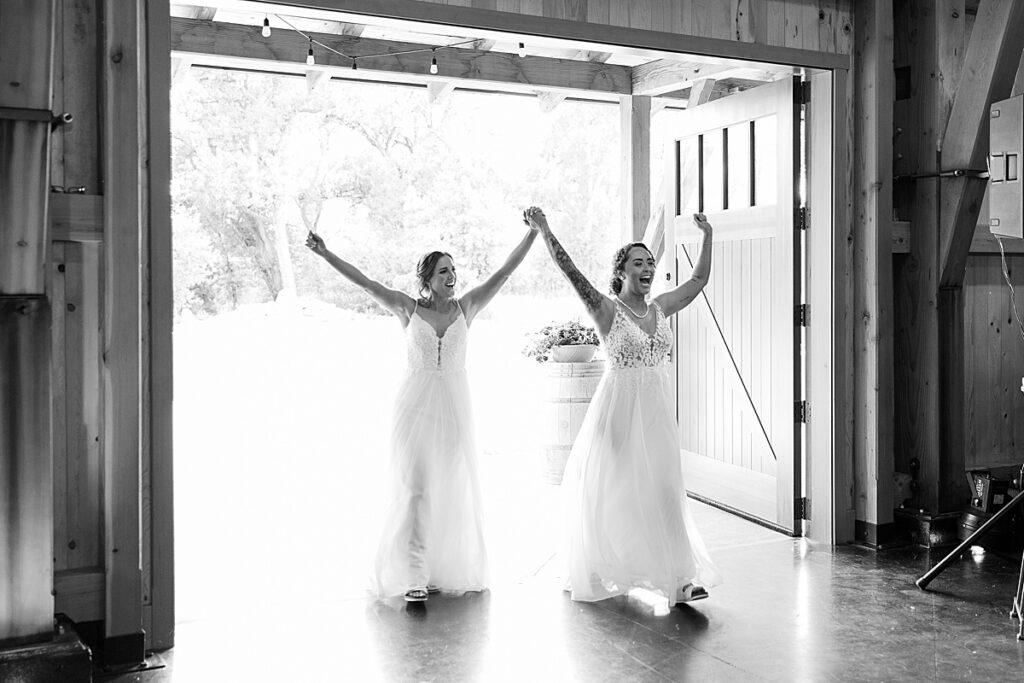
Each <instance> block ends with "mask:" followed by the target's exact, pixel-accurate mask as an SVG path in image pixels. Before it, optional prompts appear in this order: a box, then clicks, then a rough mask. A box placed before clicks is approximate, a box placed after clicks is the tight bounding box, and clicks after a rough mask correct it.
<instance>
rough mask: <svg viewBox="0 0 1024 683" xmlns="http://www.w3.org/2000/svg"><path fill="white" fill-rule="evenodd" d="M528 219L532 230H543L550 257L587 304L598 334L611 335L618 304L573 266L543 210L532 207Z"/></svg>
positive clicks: (585, 304) (542, 233)
mask: <svg viewBox="0 0 1024 683" xmlns="http://www.w3.org/2000/svg"><path fill="white" fill-rule="evenodd" d="M525 218H526V220H527V222H528V223H529V224H530V225H531V226H536V227H537V229H538V230H540V234H541V236H542V237H543V238H544V243H545V244H546V245H547V247H548V253H549V254H551V258H552V259H553V260H554V262H555V265H557V266H558V269H559V270H561V271H562V275H564V276H565V279H566V280H568V281H569V284H571V285H572V287H573V289H575V290H576V295H577V296H578V297H579V298H580V301H582V302H583V305H584V306H585V307H586V309H587V313H589V314H590V317H591V318H593V320H594V323H595V324H596V325H597V331H598V332H600V333H601V335H602V336H603V335H605V334H607V333H608V330H610V329H611V327H612V319H613V318H614V317H615V304H614V302H612V300H611V299H609V298H608V297H607V296H605V295H604V294H601V292H599V291H597V288H595V287H594V285H592V284H590V280H588V279H587V278H586V276H584V275H583V273H581V272H580V270H579V268H577V267H576V264H575V263H573V262H572V258H570V257H569V254H568V253H566V251H565V248H564V247H562V244H561V242H559V241H558V238H556V237H555V234H554V233H553V232H551V228H550V227H549V226H548V219H547V217H545V216H544V211H543V210H541V209H539V208H537V207H535V206H532V207H530V208H529V209H527V210H526V214H525Z"/></svg>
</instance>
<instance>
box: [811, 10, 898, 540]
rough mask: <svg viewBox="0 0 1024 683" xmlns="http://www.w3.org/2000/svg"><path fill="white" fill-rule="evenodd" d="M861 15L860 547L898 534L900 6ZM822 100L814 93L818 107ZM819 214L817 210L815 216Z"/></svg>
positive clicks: (857, 76)
mask: <svg viewBox="0 0 1024 683" xmlns="http://www.w3.org/2000/svg"><path fill="white" fill-rule="evenodd" d="M862 9H863V11H860V10H859V11H858V12H856V14H855V21H856V27H855V29H854V36H855V37H854V55H855V60H856V62H857V68H856V69H855V71H854V88H855V92H856V96H855V97H854V117H855V118H854V149H855V150H856V152H855V155H854V187H855V190H854V207H853V215H854V223H853V242H854V278H855V280H854V321H855V325H856V326H855V329H854V334H855V336H854V368H855V375H854V429H855V432H854V441H853V457H854V477H855V478H854V494H855V497H854V499H855V502H856V510H857V522H858V524H857V536H858V538H857V540H859V541H861V542H865V543H868V544H871V545H878V544H879V543H880V542H882V541H884V540H885V536H886V535H887V534H891V533H893V529H892V525H893V507H894V503H893V473H894V472H895V464H894V460H893V456H894V446H893V442H894V429H895V426H894V423H893V401H894V393H893V392H894V387H893V332H892V330H893V311H892V306H893V284H892V256H891V251H890V249H891V240H890V239H889V236H888V234H887V233H886V230H887V229H888V228H889V226H890V224H891V222H892V206H893V199H892V191H893V188H892V145H891V144H888V143H887V142H886V141H888V140H891V139H892V130H893V121H892V103H893V99H894V94H895V76H894V73H893V69H892V60H893V41H894V38H893V30H892V17H893V7H892V0H879V1H878V2H873V3H870V4H866V5H864V6H863V7H862ZM813 97H814V93H813V92H812V99H813ZM812 210H813V209H812Z"/></svg>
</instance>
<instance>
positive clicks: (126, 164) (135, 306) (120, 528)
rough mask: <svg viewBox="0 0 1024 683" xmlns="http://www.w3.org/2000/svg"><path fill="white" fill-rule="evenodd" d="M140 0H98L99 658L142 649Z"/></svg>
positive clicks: (122, 657)
mask: <svg viewBox="0 0 1024 683" xmlns="http://www.w3.org/2000/svg"><path fill="white" fill-rule="evenodd" d="M145 15H146V13H145V3H144V2H143V0H129V1H128V2H123V1H122V0H104V3H103V69H102V74H103V85H104V90H103V119H104V120H103V127H102V131H103V144H102V149H103V158H104V164H103V217H104V238H105V241H104V248H105V260H106V272H105V278H104V293H105V301H104V306H103V312H104V326H103V328H104V329H103V369H102V371H103V385H104V392H103V401H104V407H105V410H104V430H103V431H104V438H103V461H104V476H103V480H104V481H103V496H104V501H103V517H104V542H105V554H104V566H105V567H106V619H105V625H104V628H105V633H104V635H105V638H106V641H105V644H104V658H105V663H107V664H124V663H130V662H139V661H142V660H143V659H145V650H144V639H145V636H144V633H143V625H142V621H143V618H142V602H143V589H142V572H141V552H142V549H141V545H140V542H139V540H140V533H141V528H140V513H141V509H142V507H141V506H142V498H141V448H142V443H141V439H142V425H143V423H142V367H141V366H142V358H141V339H142V329H141V310H140V308H141V302H142V298H141V283H140V274H141V251H142V245H143V242H142V235H143V230H144V225H145V219H144V211H143V190H144V188H145V187H146V174H145V165H146V158H145V154H144V153H143V149H144V145H143V141H144V139H145V137H144V135H145V131H144V127H143V122H142V121H141V120H140V113H141V112H140V107H139V103H140V102H142V101H144V91H143V86H142V84H143V82H144V73H145V53H144V52H143V50H142V44H141V40H142V38H141V31H142V27H143V26H144V22H145Z"/></svg>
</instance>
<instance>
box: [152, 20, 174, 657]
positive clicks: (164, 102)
mask: <svg viewBox="0 0 1024 683" xmlns="http://www.w3.org/2000/svg"><path fill="white" fill-rule="evenodd" d="M168 5H169V3H168V0H149V3H148V7H149V17H148V21H147V22H146V25H147V30H148V34H147V36H146V47H147V49H148V52H149V61H148V76H149V78H148V79H147V82H148V84H149V89H148V104H149V111H148V116H149V119H148V132H149V135H148V138H147V139H148V141H149V253H148V255H146V257H145V258H147V259H148V263H149V281H150V284H149V286H150V289H149V293H150V296H149V300H150V302H151V309H150V319H149V321H150V324H149V343H150V354H149V359H150V380H151V381H150V383H149V413H150V425H151V427H150V451H149V452H150V463H151V464H150V488H151V497H150V505H149V511H150V524H149V526H148V533H149V534H150V535H151V543H150V548H151V553H150V555H151V557H149V558H146V560H147V561H148V562H149V563H150V564H151V571H150V582H149V603H150V607H149V608H148V618H146V619H145V620H144V626H145V628H146V647H147V648H152V649H155V650H161V649H166V648H169V647H173V646H174V621H175V619H174V466H173V465H174V463H173V436H174V434H173V429H172V395H171V394H172V392H171V387H172V386H173V381H174V373H173V356H174V354H173V347H172V334H171V333H172V326H173V322H172V321H173V310H174V283H173V280H172V277H171V261H172V260H173V259H172V254H171V120H170V115H171V84H170V81H169V79H170V77H171V74H170V44H169V41H170V37H169V36H170V30H169V26H170V8H169V7H168ZM144 533H146V531H145V530H144Z"/></svg>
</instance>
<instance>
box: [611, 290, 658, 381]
mask: <svg viewBox="0 0 1024 683" xmlns="http://www.w3.org/2000/svg"><path fill="white" fill-rule="evenodd" d="M651 310H652V312H653V313H654V315H656V316H657V319H658V323H657V327H656V328H655V330H654V334H653V335H649V334H647V333H646V332H644V331H643V330H642V329H640V326H639V325H637V324H636V322H635V321H634V320H632V319H631V318H630V317H629V314H628V313H626V312H625V311H624V310H623V309H622V306H618V305H617V306H616V307H615V317H614V318H613V319H612V327H611V329H610V330H608V334H607V335H606V336H605V339H604V346H605V353H606V354H607V356H608V362H609V363H610V364H611V366H612V368H651V367H660V366H663V365H668V364H669V362H670V361H671V358H672V356H671V354H672V342H673V337H672V327H671V326H670V325H669V323H668V318H666V317H665V315H664V314H663V313H662V312H661V307H660V306H658V305H657V304H654V303H652V304H651Z"/></svg>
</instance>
